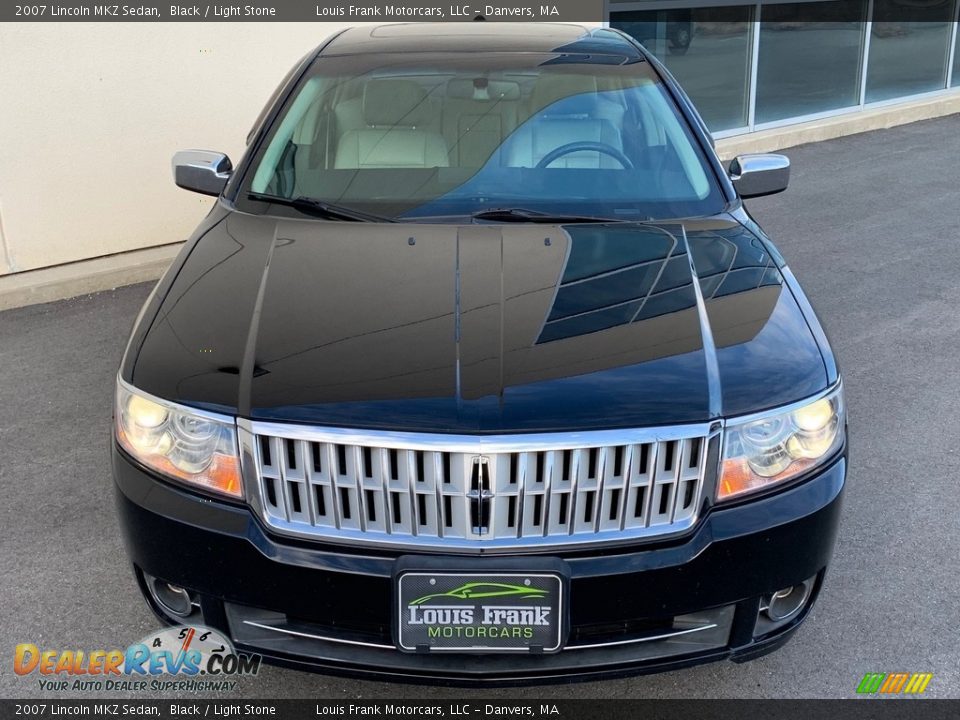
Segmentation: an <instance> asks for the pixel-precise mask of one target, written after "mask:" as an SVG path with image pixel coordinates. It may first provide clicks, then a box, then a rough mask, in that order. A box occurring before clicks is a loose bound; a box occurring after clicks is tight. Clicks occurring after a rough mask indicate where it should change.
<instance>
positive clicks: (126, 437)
mask: <svg viewBox="0 0 960 720" xmlns="http://www.w3.org/2000/svg"><path fill="white" fill-rule="evenodd" d="M116 402H117V406H116V417H115V421H116V433H117V441H118V442H119V443H120V445H121V446H122V447H123V448H124V449H125V450H126V451H127V452H128V453H130V454H131V455H132V456H133V457H135V458H136V459H137V460H139V461H140V462H142V463H143V464H144V465H147V466H149V467H151V468H153V469H154V470H156V471H158V472H160V473H163V474H164V475H168V476H170V477H172V478H176V479H177V480H181V481H183V482H186V483H189V484H191V485H197V486H200V487H203V488H206V489H207V490H213V491H215V492H218V493H222V494H224V495H230V496H231V497H236V498H240V497H243V483H242V482H241V481H240V460H239V458H238V456H237V433H236V429H235V428H234V426H233V423H231V422H226V421H223V420H218V419H214V418H212V417H211V416H209V415H206V414H204V413H201V412H198V411H196V410H193V409H191V408H187V407H184V406H183V405H176V404H174V403H171V402H166V401H164V400H158V399H156V398H151V397H147V396H145V395H142V394H139V393H138V392H137V391H136V390H135V389H133V388H131V387H130V386H128V385H126V384H125V383H123V382H122V381H120V380H118V381H117V398H116Z"/></svg>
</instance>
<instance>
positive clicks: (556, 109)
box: [502, 74, 623, 168]
mask: <svg viewBox="0 0 960 720" xmlns="http://www.w3.org/2000/svg"><path fill="white" fill-rule="evenodd" d="M530 105H531V111H532V112H531V115H530V117H529V118H528V119H527V121H526V122H525V123H524V124H523V125H521V126H520V127H519V128H518V129H517V131H516V132H515V133H514V134H513V135H511V136H510V137H509V138H508V140H507V142H506V143H505V144H504V149H503V153H502V162H503V164H505V165H507V166H509V167H536V166H537V163H539V162H540V161H541V160H542V159H543V158H544V157H545V156H546V155H547V154H548V153H549V152H552V151H553V150H556V149H557V148H559V147H563V146H564V145H567V144H569V143H573V142H582V141H590V142H600V143H604V144H605V145H610V146H612V147H614V148H615V149H617V150H622V149H623V140H622V137H621V135H620V131H619V130H618V127H619V125H620V123H621V121H622V117H623V108H621V107H620V106H619V105H617V104H616V103H615V102H613V101H611V100H608V99H606V98H604V97H603V96H602V95H601V94H599V92H598V90H597V84H596V79H595V78H592V77H584V76H576V75H563V74H557V75H542V76H541V77H540V78H539V79H538V81H537V84H536V86H535V87H534V90H533V94H532V96H531V102H530ZM550 167H552V168H621V167H623V166H622V165H621V164H620V163H619V162H617V160H616V159H614V158H612V157H609V156H608V155H604V154H601V153H597V152H591V151H583V152H575V153H570V154H569V155H564V156H563V157H560V158H558V159H557V160H555V161H553V162H552V163H550Z"/></svg>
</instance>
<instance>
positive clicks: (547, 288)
mask: <svg viewBox="0 0 960 720" xmlns="http://www.w3.org/2000/svg"><path fill="white" fill-rule="evenodd" d="M248 140H249V142H248V145H249V147H248V150H247V152H246V154H245V155H244V157H243V159H242V161H241V162H240V163H239V165H238V166H237V167H236V168H233V167H232V165H231V163H230V161H229V160H228V159H227V158H226V157H225V156H224V155H221V154H218V153H212V152H205V151H186V152H183V153H179V154H178V155H177V156H176V157H175V159H174V174H175V178H176V182H177V184H178V185H180V186H182V187H185V188H187V189H190V190H195V191H197V192H201V193H207V194H210V195H216V196H217V197H218V199H217V201H216V204H215V205H214V207H213V209H212V210H211V211H210V214H209V215H208V216H207V217H206V219H204V220H203V222H202V223H201V224H200V226H199V227H198V228H197V230H196V232H195V233H194V235H193V237H192V238H191V239H190V240H189V241H188V242H187V244H186V246H185V247H184V248H183V250H182V252H181V253H180V255H179V257H178V258H177V260H176V261H175V262H174V264H173V266H172V267H171V268H170V270H169V271H168V272H167V273H166V275H165V276H164V277H163V279H162V280H161V281H160V283H159V284H158V285H157V288H156V290H155V291H154V292H153V294H152V296H151V297H150V298H149V300H148V301H147V303H146V305H145V307H144V309H143V311H142V313H141V315H140V317H139V319H138V320H137V323H136V326H135V328H134V330H133V333H132V336H131V338H130V342H129V346H128V348H127V351H126V354H125V356H124V359H123V362H122V366H121V368H120V373H119V376H118V379H117V393H116V409H115V417H116V423H115V435H116V437H115V443H114V449H113V467H114V475H115V479H116V485H117V488H118V492H117V498H118V500H117V502H118V509H119V514H120V519H121V525H122V528H123V532H124V535H125V538H126V544H127V548H128V550H129V554H130V559H131V560H132V562H133V566H134V568H135V571H136V576H137V579H138V581H139V583H140V586H141V588H142V589H143V591H144V594H145V596H146V598H147V600H148V602H149V603H150V606H151V607H152V609H153V610H154V612H156V613H157V615H158V616H159V617H160V618H162V619H163V620H164V621H166V622H170V623H183V624H194V623H200V624H203V625H206V626H210V627H213V628H216V629H218V630H220V631H221V632H222V633H224V634H225V635H226V636H228V637H229V638H231V640H232V641H233V642H234V643H235V644H236V646H237V647H238V649H240V650H242V651H246V652H250V653H257V654H261V655H263V656H264V657H265V658H267V659H268V660H270V661H273V662H277V663H282V664H288V665H293V666H296V667H303V668H314V669H317V670H321V671H324V672H341V673H349V674H364V675H370V676H379V677H381V678H396V679H400V678H406V679H419V680H424V681H425V680H431V681H434V680H446V681H451V682H497V683H511V682H531V681H538V680H553V679H559V678H573V679H577V678H592V677H598V676H601V675H617V674H625V673H634V672H649V671H654V670H666V669H671V668H677V667H682V666H685V665H691V664H695V663H700V662H705V661H710V660H719V659H723V658H730V659H733V660H744V659H749V658H752V657H755V656H757V655H760V654H762V653H765V652H768V651H770V650H772V649H774V648H776V647H778V646H779V645H781V644H782V643H783V642H784V641H785V640H786V639H787V638H788V637H789V636H790V635H791V633H793V631H795V630H796V629H797V627H798V625H799V624H800V623H801V622H802V621H803V619H804V618H805V616H806V615H807V614H808V612H809V610H810V607H811V605H812V603H813V602H814V600H815V599H816V597H817V594H818V592H819V590H820V587H821V585H822V583H823V581H824V573H825V571H826V567H827V564H828V562H829V560H830V555H831V552H832V549H833V545H834V539H835V536H836V530H837V524H838V520H839V513H840V499H841V494H842V490H843V485H844V478H845V474H846V462H847V461H846V452H847V451H846V440H845V428H846V421H845V417H844V401H843V392H842V388H841V383H840V376H839V373H838V370H837V364H836V362H835V360H834V356H833V354H832V352H831V350H830V347H829V345H828V343H827V340H826V337H825V335H824V332H823V330H822V329H821V326H820V323H819V322H818V320H817V318H816V316H815V314H814V312H813V310H812V309H811V306H810V303H809V302H808V300H807V298H806V296H805V295H804V293H803V291H802V290H801V289H800V287H799V286H798V285H797V282H796V280H795V278H794V276H793V275H792V274H791V272H790V270H789V269H788V268H787V266H786V265H785V263H784V260H783V258H782V257H781V256H780V255H779V253H778V252H777V250H776V248H775V247H774V246H773V244H772V243H771V242H770V240H769V239H768V238H767V237H766V236H765V235H764V234H763V231H762V230H761V229H760V228H759V227H758V226H757V224H756V223H755V222H754V221H753V220H751V218H750V216H749V215H748V214H747V212H746V211H745V210H744V207H743V204H742V202H741V199H742V198H745V197H755V196H759V195H765V194H770V193H774V192H778V191H780V190H783V189H784V187H785V186H786V184H787V178H788V172H789V164H788V162H787V160H786V159H785V158H783V157H780V156H776V155H747V156H741V157H739V158H737V159H736V160H735V161H734V162H733V163H732V164H731V166H730V167H729V169H724V168H723V167H721V165H720V163H719V161H718V159H717V156H716V154H715V153H714V150H713V147H712V144H711V140H710V136H709V135H708V133H707V131H706V129H705V127H704V125H703V122H702V121H701V120H700V118H699V117H698V115H697V114H696V111H695V110H694V109H693V107H691V105H690V103H689V101H688V99H687V98H686V96H685V95H684V93H683V92H682V90H681V89H680V88H679V87H678V86H677V85H676V83H675V82H674V81H673V80H672V79H671V77H670V76H669V74H668V73H667V72H666V70H664V68H663V67H662V66H661V65H659V64H658V63H657V61H656V60H655V59H654V58H653V57H651V56H650V55H649V54H647V52H646V51H645V50H644V49H643V48H642V47H641V46H639V45H638V44H637V43H635V42H634V41H633V40H631V39H630V38H628V37H627V36H625V35H621V34H619V33H617V32H615V31H612V30H606V29H586V28H583V27H579V26H573V25H547V24H544V25H537V26H526V27H525V26H521V25H495V24H493V23H465V24H448V25H439V26H437V25H398V26H385V27H376V28H373V29H370V28H363V29H353V30H348V31H346V32H344V33H342V34H340V35H337V36H335V37H333V38H332V39H330V40H328V41H327V42H326V43H325V44H324V45H322V46H321V47H320V48H318V49H317V50H316V51H314V52H312V53H311V54H310V55H308V56H307V57H306V58H304V59H303V60H302V61H301V62H300V64H299V65H297V67H296V68H294V69H293V70H292V71H291V72H290V74H289V75H288V76H287V78H286V79H285V80H284V81H283V83H282V84H281V86H280V87H279V88H278V89H277V91H276V93H275V94H274V96H273V98H272V99H271V100H270V101H269V103H268V105H267V107H266V109H265V110H264V111H263V113H262V114H261V116H260V117H259V118H258V119H257V121H256V124H255V126H254V128H253V130H252V131H251V133H250V137H249V139H248Z"/></svg>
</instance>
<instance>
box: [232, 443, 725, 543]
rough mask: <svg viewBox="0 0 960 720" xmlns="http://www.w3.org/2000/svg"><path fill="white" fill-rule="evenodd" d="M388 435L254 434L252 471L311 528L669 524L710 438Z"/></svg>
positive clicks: (262, 495)
mask: <svg viewBox="0 0 960 720" xmlns="http://www.w3.org/2000/svg"><path fill="white" fill-rule="evenodd" d="M588 435H589V433H586V434H583V435H582V436H577V437H580V438H582V437H586V436H588ZM521 437H522V436H521ZM393 439H394V444H391V445H390V446H386V447H383V446H378V445H376V444H372V443H364V442H360V441H357V440H354V439H353V438H349V441H337V440H338V438H326V437H321V438H320V439H317V438H316V435H313V436H310V437H309V438H298V437H295V436H294V437H288V436H287V435H286V434H284V436H282V437H280V436H276V435H270V434H267V433H261V434H251V435H249V436H248V440H247V441H246V442H247V443H248V445H247V446H248V448H249V451H250V452H249V455H250V457H252V458H253V460H254V467H253V468H252V469H253V470H254V473H255V476H254V477H252V478H251V482H255V483H256V485H257V491H258V492H257V496H258V498H259V502H260V508H261V510H262V513H263V515H264V517H265V519H266V520H267V522H268V524H271V525H273V526H274V527H276V528H278V529H280V530H281V531H288V532H291V533H293V534H301V535H307V536H318V537H326V538H330V539H336V538H337V537H343V536H346V537H349V538H350V539H351V540H353V541H363V540H369V541H370V542H377V541H383V540H391V541H393V542H400V543H404V542H407V543H409V544H411V545H420V546H423V545H426V546H429V545H436V546H440V547H443V546H447V545H448V544H449V543H454V544H462V543H468V544H473V543H475V544H477V545H482V544H484V543H485V542H489V543H491V544H496V545H499V546H509V545H510V543H511V541H513V543H514V544H522V545H530V544H533V545H535V544H548V545H549V544H558V545H562V544H564V543H565V542H579V541H582V540H589V539H591V538H593V537H595V536H597V537H602V538H603V539H615V538H616V537H618V536H622V537H633V536H646V535H656V534H661V533H669V532H674V531H678V530H682V529H685V528H687V527H690V526H691V525H692V524H693V522H694V521H695V520H696V517H697V514H698V511H699V504H700V499H701V497H702V494H703V493H702V490H703V483H704V476H705V464H706V457H707V447H708V443H709V439H708V437H707V436H706V435H694V436H692V437H681V438H676V439H666V440H664V439H657V440H650V441H648V442H636V441H634V442H631V441H630V440H629V439H628V437H625V438H624V439H625V440H626V441H625V442H624V441H623V440H621V442H619V443H613V444H603V445H589V444H584V445H581V446H577V445H576V444H572V445H571V446H570V447H562V446H561V445H559V444H558V443H557V442H555V441H554V442H551V443H550V444H548V445H547V446H545V447H543V448H542V449H538V448H537V447H536V445H535V444H532V445H531V446H529V447H524V448H522V449H520V448H518V449H500V448H498V449H497V451H494V452H485V451H484V443H483V442H482V441H481V440H477V441H476V447H477V452H464V451H463V450H464V449H465V448H464V447H463V443H454V445H455V447H453V448H451V450H450V451H446V450H436V449H428V448H427V447H425V446H424V445H421V446H419V447H417V446H416V445H414V447H412V448H404V447H402V444H398V443H397V441H396V440H395V438H393ZM508 447H509V446H508ZM467 449H469V446H468V448H467Z"/></svg>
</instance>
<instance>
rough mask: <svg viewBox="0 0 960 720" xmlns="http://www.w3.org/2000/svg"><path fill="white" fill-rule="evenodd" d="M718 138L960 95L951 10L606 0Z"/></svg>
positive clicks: (846, 3)
mask: <svg viewBox="0 0 960 720" xmlns="http://www.w3.org/2000/svg"><path fill="white" fill-rule="evenodd" d="M607 7H608V17H609V22H610V26H611V27H615V28H619V29H621V30H623V31H624V32H627V33H629V34H630V35H632V36H634V37H635V38H637V39H638V40H640V41H641V42H642V43H643V44H644V45H645V46H646V47H647V48H648V49H650V50H651V51H652V52H654V53H655V54H656V55H657V57H658V58H660V60H662V61H663V62H664V64H666V66H667V67H668V68H669V69H670V71H671V72H672V73H673V74H674V76H675V77H676V78H677V80H679V82H680V84H681V85H682V86H683V87H684V88H685V89H686V91H687V93H688V94H689V95H690V97H691V99H692V100H693V102H694V104H695V105H696V106H697V107H698V108H699V109H700V112H701V113H702V114H703V117H704V120H705V121H706V123H707V125H708V127H709V128H710V130H711V131H712V132H713V133H714V135H715V136H716V137H718V138H722V137H728V136H731V135H740V134H743V133H748V132H754V131H757V130H764V129H768V128H776V127H779V126H784V125H790V124H794V123H800V122H804V121H808V120H814V119H818V118H823V117H829V116H832V115H840V114H844V113H855V112H858V111H862V110H864V109H870V108H874V107H880V106H882V105H883V104H890V103H899V102H903V101H905V100H909V99H912V98H920V97H925V96H932V95H936V94H947V93H960V67H958V66H960V52H958V50H957V43H958V39H957V12H958V9H960V2H958V0H814V1H813V2H789V3H785V2H780V1H779V0H763V1H762V2H750V3H745V2H731V1H730V0H699V1H693V2H691V1H690V0H686V1H684V0H653V1H652V2H620V1H619V0H609V3H608V6H607Z"/></svg>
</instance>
